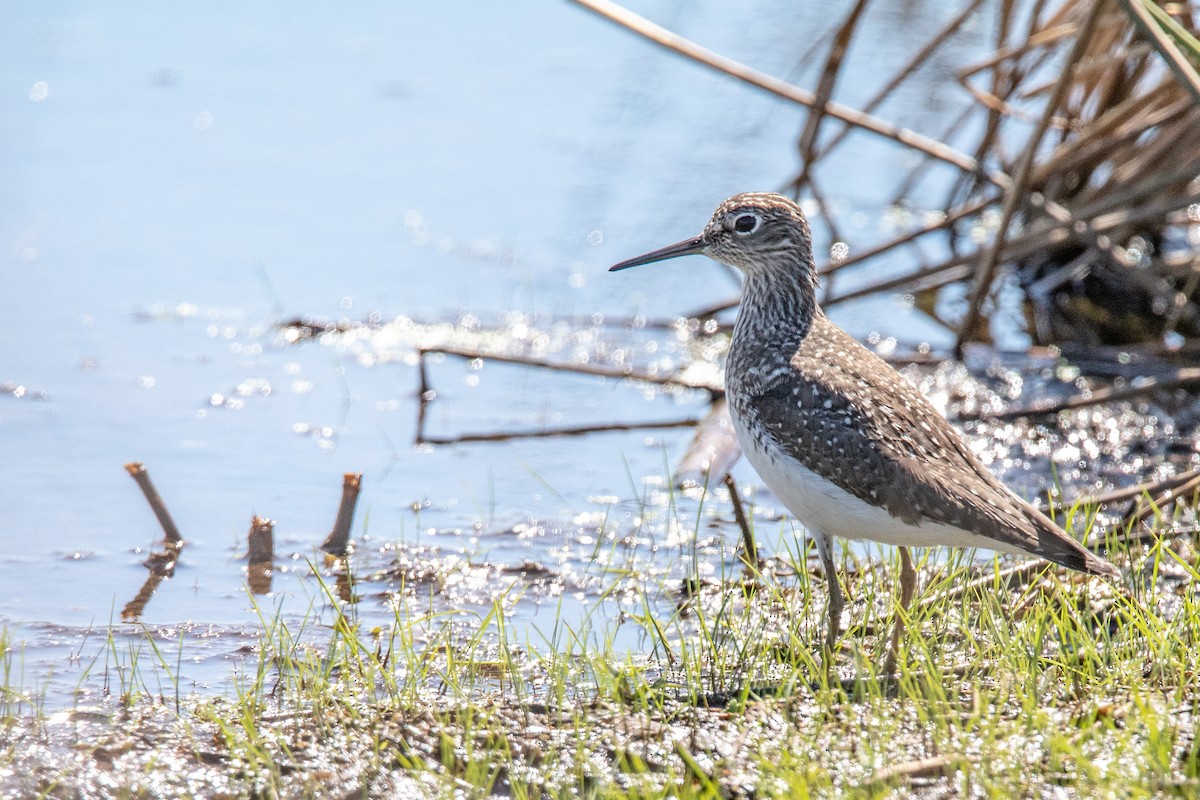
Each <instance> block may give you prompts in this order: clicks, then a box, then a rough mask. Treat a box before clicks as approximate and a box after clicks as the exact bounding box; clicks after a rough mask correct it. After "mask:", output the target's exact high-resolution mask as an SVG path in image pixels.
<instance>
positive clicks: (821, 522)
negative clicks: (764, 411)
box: [732, 414, 1019, 552]
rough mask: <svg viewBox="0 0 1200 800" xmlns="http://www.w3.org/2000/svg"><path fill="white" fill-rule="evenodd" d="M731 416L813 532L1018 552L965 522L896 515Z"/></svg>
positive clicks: (742, 440) (745, 445)
mask: <svg viewBox="0 0 1200 800" xmlns="http://www.w3.org/2000/svg"><path fill="white" fill-rule="evenodd" d="M732 416H733V428H734V431H735V432H736V434H737V439H738V443H739V444H741V446H742V451H743V452H744V453H745V454H746V459H747V460H748V461H749V462H750V465H751V466H752V467H754V469H755V471H756V472H758V475H759V477H761V478H762V480H763V483H765V484H766V485H767V488H768V489H770V490H771V492H772V493H773V494H774V495H775V496H776V497H777V498H778V499H779V502H781V503H783V505H784V507H785V508H786V509H787V510H788V511H790V512H791V513H792V514H793V515H794V516H795V517H796V519H798V520H799V521H800V522H801V524H803V525H804V527H806V528H808V529H809V530H810V531H812V532H814V533H819V534H824V535H825V536H840V537H842V538H843V539H869V540H871V541H875V542H883V543H884V544H891V545H899V546H909V547H936V546H941V545H944V546H948V547H979V548H984V549H988V550H1000V551H1004V552H1019V551H1018V550H1015V549H1012V548H1008V547H1005V546H1003V545H1002V544H1001V543H999V542H997V541H996V540H995V539H989V538H987V537H986V536H980V535H979V534H976V533H972V532H970V531H966V530H963V529H962V528H955V527H953V526H950V525H943V524H940V523H936V522H924V523H922V524H920V525H910V524H908V523H907V522H904V521H903V520H902V519H900V518H899V517H893V516H892V515H891V514H889V513H888V510H887V509H886V508H883V507H880V506H873V505H870V504H869V503H867V502H865V501H863V500H860V499H859V498H858V497H855V496H854V495H852V494H850V493H849V492H847V491H846V490H845V489H842V488H841V487H839V486H838V485H837V484H835V483H834V482H833V481H830V480H827V479H825V478H823V477H821V476H820V475H818V474H817V473H815V472H813V471H812V470H810V469H808V468H807V467H805V466H804V465H803V464H801V463H800V462H799V461H797V460H796V459H794V458H792V457H791V456H789V455H788V454H787V453H785V452H783V451H782V450H779V449H777V448H774V447H768V448H767V449H764V448H761V447H759V446H758V442H757V441H756V440H755V438H754V437H753V436H751V435H750V434H749V433H747V431H746V429H745V427H744V426H743V425H742V421H741V420H740V419H739V418H738V415H736V414H733V415H732ZM871 477H872V476H870V475H863V476H862V479H863V480H864V481H869V480H871Z"/></svg>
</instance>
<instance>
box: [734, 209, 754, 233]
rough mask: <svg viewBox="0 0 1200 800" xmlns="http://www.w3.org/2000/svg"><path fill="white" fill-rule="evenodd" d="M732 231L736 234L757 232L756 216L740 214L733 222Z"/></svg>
mask: <svg viewBox="0 0 1200 800" xmlns="http://www.w3.org/2000/svg"><path fill="white" fill-rule="evenodd" d="M733 229H734V230H735V231H737V232H738V233H754V232H755V231H756V230H758V215H756V214H742V215H741V216H739V217H738V218H737V219H735V220H734V221H733Z"/></svg>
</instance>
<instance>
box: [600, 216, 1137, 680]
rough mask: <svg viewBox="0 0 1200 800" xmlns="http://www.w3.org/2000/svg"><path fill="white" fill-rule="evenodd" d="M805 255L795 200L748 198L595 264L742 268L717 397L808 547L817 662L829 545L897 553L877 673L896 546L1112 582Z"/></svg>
mask: <svg viewBox="0 0 1200 800" xmlns="http://www.w3.org/2000/svg"><path fill="white" fill-rule="evenodd" d="M812 247H813V245H812V234H811V233H810V231H809V226H808V221H807V219H806V218H805V215H804V212H803V211H802V210H801V208H800V207H799V206H798V205H797V204H796V203H794V202H793V201H792V200H790V199H789V198H787V197H784V196H782V195H779V194H774V193H766V192H749V193H743V194H736V195H734V196H733V197H730V198H729V199H728V200H726V201H725V202H723V203H721V205H720V206H718V208H717V210H716V212H715V213H713V215H712V218H711V219H710V220H709V221H708V224H707V225H705V227H704V230H703V231H702V232H701V233H700V234H699V235H698V236H694V237H692V238H690V239H685V240H683V241H681V242H677V243H676V244H672V245H668V246H667V247H663V248H660V249H658V250H654V251H651V252H649V253H646V254H644V255H641V256H637V257H636V258H631V259H628V260H626V261H622V262H620V263H618V264H615V265H613V266H612V267H611V268H610V271H613V272H616V271H619V270H625V269H629V268H630V267H637V266H642V265H645V264H651V263H654V262H658V261H665V260H667V259H673V258H679V257H681V256H689V255H705V256H708V257H709V258H711V259H713V260H715V261H718V262H720V263H722V264H726V265H729V266H731V267H735V268H737V269H738V270H739V271H740V272H741V273H742V276H743V283H742V296H741V303H740V305H739V310H738V315H737V319H736V321H735V323H734V327H733V336H732V340H731V342H730V345H729V351H728V355H727V358H726V364H725V396H726V400H727V403H728V407H729V413H730V416H731V417H732V419H733V428H734V431H735V433H736V435H737V440H738V443H739V445H741V448H742V452H743V453H744V454H745V455H746V458H747V460H748V461H749V462H750V465H751V466H752V467H753V468H754V469H755V471H756V472H757V473H758V475H759V477H760V478H761V479H762V481H763V483H764V484H765V485H766V486H767V488H768V489H770V490H771V492H772V493H773V494H774V495H775V497H776V498H778V500H779V501H780V502H781V503H782V504H783V506H784V507H785V508H787V510H788V511H789V512H790V513H791V514H792V515H793V516H794V517H795V518H796V519H797V520H798V521H799V522H800V523H801V524H802V525H803V526H804V527H805V528H806V529H807V531H808V533H809V535H810V536H811V537H812V538H813V539H814V540H815V542H816V546H817V551H818V553H819V554H820V558H821V562H822V567H823V570H824V573H825V580H826V583H827V585H828V601H827V604H826V613H827V616H828V627H827V631H826V637H825V647H826V652H827V654H829V656H830V657H832V654H833V653H834V652H835V647H836V645H837V643H838V641H839V638H840V631H841V617H842V612H843V609H844V604H845V596H844V593H843V591H842V588H841V586H840V584H839V582H838V579H837V574H836V571H835V566H834V560H833V552H834V551H833V545H834V539H835V537H836V538H842V539H851V540H871V541H877V542H882V543H884V544H890V545H895V546H897V547H898V548H899V554H900V597H899V607H898V609H897V610H896V612H895V615H894V622H893V625H892V638H891V642H890V647H889V651H888V656H887V660H886V662H885V668H884V669H885V673H886V674H892V673H894V671H895V663H896V653H897V649H898V646H899V642H900V639H901V636H902V635H903V632H904V620H905V619H906V614H907V610H908V606H909V604H910V603H911V602H912V598H913V594H914V593H915V591H916V584H917V574H916V570H915V568H914V567H913V562H912V558H911V556H910V555H909V548H910V547H934V546H951V547H978V548H985V549H990V550H994V551H998V552H1008V553H1018V554H1026V555H1031V556H1040V557H1041V558H1044V559H1046V560H1048V561H1052V562H1054V563H1055V564H1060V565H1062V566H1064V567H1067V568H1069V569H1072V570H1078V571H1080V572H1083V573H1087V574H1091V575H1100V576H1106V577H1109V578H1113V579H1118V578H1119V577H1120V571H1119V570H1118V569H1117V568H1116V566H1114V565H1113V564H1112V563H1110V562H1109V561H1107V560H1105V559H1104V558H1101V557H1100V556H1098V555H1096V554H1095V553H1092V552H1091V551H1090V550H1088V549H1087V548H1085V547H1083V546H1082V545H1081V544H1080V543H1079V542H1077V541H1075V540H1074V539H1073V538H1071V536H1069V535H1068V534H1067V533H1066V532H1065V531H1064V530H1063V529H1062V528H1060V527H1059V526H1058V525H1056V524H1055V523H1054V522H1053V521H1051V520H1050V519H1049V518H1048V517H1047V516H1046V515H1045V514H1043V513H1041V512H1040V511H1038V510H1037V509H1036V508H1034V507H1033V506H1032V505H1031V504H1030V503H1028V502H1027V501H1025V500H1024V499H1022V498H1021V497H1019V496H1018V495H1017V494H1015V493H1014V492H1013V491H1012V490H1011V489H1009V488H1008V487H1007V486H1005V485H1004V484H1003V483H1002V482H1001V481H1000V480H999V479H997V478H996V477H995V476H994V475H993V474H992V473H991V472H990V471H989V470H988V469H987V467H986V466H984V464H983V463H982V462H981V461H980V460H979V458H978V457H977V456H976V455H975V454H974V452H972V450H971V449H970V448H969V447H968V446H967V445H966V443H965V442H964V441H963V439H962V438H961V437H960V436H959V434H958V432H957V431H956V430H955V429H954V428H953V427H952V426H951V425H950V423H949V422H948V421H947V420H946V418H945V417H944V416H942V414H941V413H939V412H938V410H937V409H936V408H934V406H933V405H932V404H931V403H930V402H929V400H927V399H926V398H925V396H924V395H922V394H921V392H920V391H918V390H917V388H916V387H914V386H913V385H912V384H911V383H909V382H908V381H907V380H906V379H905V378H904V376H902V375H901V374H900V373H899V372H897V371H896V370H895V369H893V368H892V367H891V366H890V365H889V364H887V362H885V361H884V360H883V359H881V358H880V357H879V356H877V355H876V354H875V353H873V352H871V351H870V350H868V349H867V348H866V347H864V346H863V345H862V344H860V343H859V342H858V341H857V340H856V339H855V338H854V337H852V336H851V335H850V334H848V333H846V332H845V331H844V330H842V329H841V328H840V327H838V326H837V325H836V324H835V323H834V322H832V321H831V320H830V319H829V318H828V317H827V316H826V315H825V313H824V312H823V311H822V310H821V307H820V305H819V303H818V302H817V286H818V276H817V269H816V264H815V263H814V261H813V252H812Z"/></svg>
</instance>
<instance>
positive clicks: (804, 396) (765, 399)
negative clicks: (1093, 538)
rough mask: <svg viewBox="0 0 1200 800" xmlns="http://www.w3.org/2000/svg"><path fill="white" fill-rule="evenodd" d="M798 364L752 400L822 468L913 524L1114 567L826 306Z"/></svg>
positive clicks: (811, 464)
mask: <svg viewBox="0 0 1200 800" xmlns="http://www.w3.org/2000/svg"><path fill="white" fill-rule="evenodd" d="M791 364H792V367H793V370H794V371H793V372H792V374H791V375H790V376H786V377H784V379H782V380H779V381H776V382H775V383H774V385H772V386H771V387H769V388H768V389H767V390H766V391H763V392H761V393H759V394H758V395H757V396H755V397H754V398H753V399H752V400H751V401H750V403H749V404H748V405H749V407H750V408H749V410H750V413H751V414H752V415H753V416H755V417H757V419H758V421H759V422H760V423H761V424H762V425H763V426H764V430H765V431H767V432H768V433H769V435H771V437H772V438H773V440H774V443H775V445H776V446H777V447H779V448H780V449H781V450H783V451H784V452H786V453H787V454H788V455H790V456H791V457H793V458H795V459H796V460H798V461H799V462H800V463H802V464H804V465H805V466H806V467H808V468H809V469H810V470H812V471H813V472H816V473H819V474H821V475H823V476H824V477H826V478H827V479H829V480H830V481H832V482H833V483H834V484H836V485H837V486H838V487H840V488H841V489H843V490H845V491H847V492H849V493H850V494H852V495H854V496H855V497H857V498H859V499H861V500H863V501H865V502H868V503H871V504H872V505H876V506H882V507H884V508H886V509H887V510H888V512H889V513H890V514H891V515H892V516H894V517H899V518H900V519H902V520H903V521H905V522H908V523H910V524H914V525H916V524H920V523H921V522H923V521H926V520H928V521H932V522H937V523H942V524H946V525H951V526H954V527H957V528H961V529H963V530H966V531H970V532H972V533H976V534H979V535H981V536H986V537H988V538H990V539H993V540H995V541H996V542H997V543H1003V544H1004V545H1006V546H1007V547H1009V548H1015V549H1018V550H1023V551H1025V552H1027V553H1031V554H1036V555H1042V556H1045V557H1046V558H1049V559H1051V560H1053V561H1056V562H1058V563H1061V564H1063V565H1065V566H1068V567H1072V568H1074V569H1080V570H1084V571H1087V572H1103V573H1108V572H1109V565H1108V564H1107V563H1106V562H1104V561H1102V560H1101V559H1098V558H1096V557H1095V556H1093V555H1092V554H1091V553H1088V552H1087V551H1086V550H1084V549H1083V548H1082V547H1080V546H1079V545H1078V544H1077V543H1076V542H1074V541H1073V540H1071V539H1070V537H1068V536H1067V535H1066V534H1065V533H1063V532H1062V531H1061V530H1060V529H1059V528H1058V527H1057V526H1055V525H1054V524H1053V523H1052V522H1050V520H1048V519H1046V518H1045V517H1044V516H1042V515H1041V514H1039V513H1038V512H1036V511H1035V510H1033V509H1032V507H1031V506H1029V505H1028V504H1027V503H1024V502H1023V501H1021V500H1020V499H1019V498H1017V497H1016V496H1015V495H1013V494H1012V492H1010V491H1009V490H1008V489H1007V488H1006V487H1005V486H1004V485H1003V484H1001V483H1000V482H999V481H998V480H997V479H996V478H995V477H994V476H993V475H992V474H991V473H990V472H989V471H988V470H987V468H986V467H984V466H983V464H982V463H981V462H980V461H979V459H978V458H976V457H975V455H974V454H973V453H971V451H970V450H969V449H968V448H967V446H966V445H965V444H964V443H963V441H962V440H961V438H960V437H959V436H958V434H957V432H955V431H954V429H953V428H952V427H951V426H950V424H949V423H948V422H947V421H946V420H945V418H944V417H942V416H941V414H939V413H938V412H937V410H936V409H935V408H933V406H932V405H931V404H930V403H929V401H928V400H926V399H925V397H924V396H923V395H921V393H920V392H919V391H917V389H916V388H915V387H914V386H912V384H910V383H909V382H908V381H906V380H905V379H904V377H903V376H901V375H900V374H899V373H898V372H896V371H895V370H894V369H892V368H891V367H890V366H889V365H888V364H886V363H885V362H884V361H883V360H882V359H880V358H878V357H877V356H875V355H874V354H873V353H871V352H870V351H868V350H867V349H866V348H864V347H863V346H862V345H860V344H859V343H858V342H857V341H855V340H854V339H853V338H852V337H850V336H849V335H848V334H846V333H845V332H843V331H842V330H841V329H840V328H838V327H837V326H835V325H833V324H832V323H831V322H829V321H828V320H827V319H826V318H825V317H824V315H821V314H818V315H816V317H815V318H814V320H813V329H812V330H810V331H809V335H808V336H807V337H806V338H805V339H804V342H803V344H801V346H800V348H799V349H798V350H797V351H796V353H795V354H794V356H793V357H792V361H791ZM867 476H869V479H867ZM1030 512H1032V514H1031V513H1030Z"/></svg>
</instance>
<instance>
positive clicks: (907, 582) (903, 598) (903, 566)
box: [883, 547, 917, 675]
mask: <svg viewBox="0 0 1200 800" xmlns="http://www.w3.org/2000/svg"><path fill="white" fill-rule="evenodd" d="M899 549H900V606H899V608H897V609H896V613H895V616H894V617H893V619H892V643H891V646H890V647H889V648H888V654H887V661H885V662H884V666H883V671H884V674H886V675H894V674H896V653H897V651H898V650H899V649H900V637H901V636H903V635H904V620H905V618H906V617H907V616H908V604H909V603H911V602H912V599H913V595H914V594H915V593H916V591H917V571H916V569H914V568H913V563H912V558H911V557H910V556H909V554H908V548H907V547H901V548H899Z"/></svg>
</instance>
